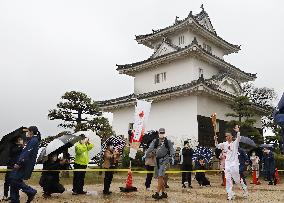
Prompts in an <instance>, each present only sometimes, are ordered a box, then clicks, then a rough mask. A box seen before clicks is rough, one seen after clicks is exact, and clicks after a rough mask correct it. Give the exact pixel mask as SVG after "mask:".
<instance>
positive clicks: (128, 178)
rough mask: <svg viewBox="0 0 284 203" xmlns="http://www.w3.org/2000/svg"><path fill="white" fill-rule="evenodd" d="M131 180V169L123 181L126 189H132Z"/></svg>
mask: <svg viewBox="0 0 284 203" xmlns="http://www.w3.org/2000/svg"><path fill="white" fill-rule="evenodd" d="M132 183H133V178H132V171H131V169H130V170H129V171H128V174H127V179H126V181H125V184H126V188H128V189H129V188H132Z"/></svg>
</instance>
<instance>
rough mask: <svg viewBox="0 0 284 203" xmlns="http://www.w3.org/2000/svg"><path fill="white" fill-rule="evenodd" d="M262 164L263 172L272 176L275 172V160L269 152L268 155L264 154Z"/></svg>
mask: <svg viewBox="0 0 284 203" xmlns="http://www.w3.org/2000/svg"><path fill="white" fill-rule="evenodd" d="M263 163H264V172H266V173H272V174H273V173H274V172H275V159H274V154H273V152H272V151H270V152H269V153H268V154H264V156H263Z"/></svg>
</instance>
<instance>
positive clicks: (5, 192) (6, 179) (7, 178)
mask: <svg viewBox="0 0 284 203" xmlns="http://www.w3.org/2000/svg"><path fill="white" fill-rule="evenodd" d="M10 173H11V172H10V171H7V172H6V174H5V182H4V196H5V197H8V196H9V189H10V180H9V176H10Z"/></svg>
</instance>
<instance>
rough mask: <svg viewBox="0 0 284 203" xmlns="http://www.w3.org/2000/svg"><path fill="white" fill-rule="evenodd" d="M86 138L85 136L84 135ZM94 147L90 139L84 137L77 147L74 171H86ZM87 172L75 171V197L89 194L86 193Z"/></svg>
mask: <svg viewBox="0 0 284 203" xmlns="http://www.w3.org/2000/svg"><path fill="white" fill-rule="evenodd" d="M82 136H84V135H82ZM93 147H94V145H93V144H92V143H90V141H89V138H87V137H84V139H82V140H80V141H79V142H78V143H77V144H76V145H75V163H74V169H75V170H76V169H86V168H87V166H88V163H89V162H90V157H89V151H91V150H92V149H93ZM85 174H86V171H74V176H73V189H72V191H73V193H72V194H73V195H79V194H87V192H86V191H84V180H85Z"/></svg>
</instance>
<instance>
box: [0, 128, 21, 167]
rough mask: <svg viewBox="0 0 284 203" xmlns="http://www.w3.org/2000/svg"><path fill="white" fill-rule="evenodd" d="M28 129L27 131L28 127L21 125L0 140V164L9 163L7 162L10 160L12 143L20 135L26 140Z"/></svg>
mask: <svg viewBox="0 0 284 203" xmlns="http://www.w3.org/2000/svg"><path fill="white" fill-rule="evenodd" d="M26 131H27V128H25V127H21V128H19V129H17V130H15V131H13V132H11V133H9V134H7V135H5V136H3V137H2V139H1V141H0V166H6V165H7V162H8V161H9V153H10V148H11V146H12V144H13V143H14V142H15V141H16V139H17V138H19V137H22V138H23V139H24V140H25V138H26Z"/></svg>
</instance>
